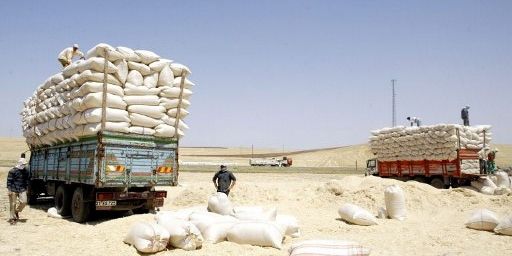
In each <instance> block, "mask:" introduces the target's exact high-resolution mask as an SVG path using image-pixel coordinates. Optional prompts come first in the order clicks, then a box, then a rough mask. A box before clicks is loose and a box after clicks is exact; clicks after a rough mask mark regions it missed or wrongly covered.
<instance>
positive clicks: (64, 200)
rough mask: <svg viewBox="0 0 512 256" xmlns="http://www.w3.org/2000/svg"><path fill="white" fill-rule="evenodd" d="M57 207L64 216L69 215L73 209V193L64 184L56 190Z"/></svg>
mask: <svg viewBox="0 0 512 256" xmlns="http://www.w3.org/2000/svg"><path fill="white" fill-rule="evenodd" d="M55 208H56V209H57V212H58V213H59V214H60V215H62V216H69V213H70V211H71V193H70V192H69V190H68V189H66V188H65V187H64V185H60V186H59V187H58V188H57V191H56V192H55Z"/></svg>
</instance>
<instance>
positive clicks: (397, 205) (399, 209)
mask: <svg viewBox="0 0 512 256" xmlns="http://www.w3.org/2000/svg"><path fill="white" fill-rule="evenodd" d="M384 201H385V203H386V211H387V212H388V216H389V218H391V219H397V220H404V219H405V218H406V215H407V212H406V208H405V196H404V192H403V190H402V188H400V186H398V185H391V186H388V187H386V189H385V190H384Z"/></svg>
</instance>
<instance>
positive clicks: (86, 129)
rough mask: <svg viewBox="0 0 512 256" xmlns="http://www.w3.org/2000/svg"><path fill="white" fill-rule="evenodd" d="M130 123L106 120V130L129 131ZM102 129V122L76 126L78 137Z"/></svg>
mask: <svg viewBox="0 0 512 256" xmlns="http://www.w3.org/2000/svg"><path fill="white" fill-rule="evenodd" d="M129 126H130V123H127V122H105V130H106V131H111V132H122V133H128V132H130V130H129V129H128V127H129ZM100 129H101V123H95V124H86V125H80V126H77V128H76V134H75V136H76V137H82V136H90V135H94V134H96V133H98V131H100Z"/></svg>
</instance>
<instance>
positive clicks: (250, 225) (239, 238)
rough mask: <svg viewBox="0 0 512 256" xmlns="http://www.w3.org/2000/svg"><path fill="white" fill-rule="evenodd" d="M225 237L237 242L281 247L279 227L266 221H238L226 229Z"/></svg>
mask: <svg viewBox="0 0 512 256" xmlns="http://www.w3.org/2000/svg"><path fill="white" fill-rule="evenodd" d="M227 239H228V241H230V242H234V243H238V244H250V245H257V246H268V247H274V248H277V249H281V247H282V241H283V234H282V233H281V229H280V228H279V227H278V226H277V225H275V224H273V223H268V222H240V223H237V224H235V225H233V227H231V229H229V230H228V233H227Z"/></svg>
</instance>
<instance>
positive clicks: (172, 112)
mask: <svg viewBox="0 0 512 256" xmlns="http://www.w3.org/2000/svg"><path fill="white" fill-rule="evenodd" d="M188 114H189V112H188V110H186V109H184V108H180V118H185V117H186V116H187V115H188ZM167 115H168V116H170V117H174V118H176V116H177V115H178V109H177V108H171V109H168V110H167Z"/></svg>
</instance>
